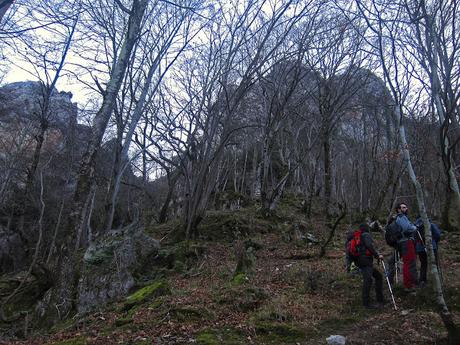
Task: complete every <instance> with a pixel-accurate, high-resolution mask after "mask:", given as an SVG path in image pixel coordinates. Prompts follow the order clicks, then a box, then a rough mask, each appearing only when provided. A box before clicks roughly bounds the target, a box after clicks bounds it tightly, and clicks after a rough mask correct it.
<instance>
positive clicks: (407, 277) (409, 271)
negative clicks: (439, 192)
mask: <svg viewBox="0 0 460 345" xmlns="http://www.w3.org/2000/svg"><path fill="white" fill-rule="evenodd" d="M408 211H409V208H408V207H407V205H406V204H405V203H399V204H398V205H397V206H396V212H397V215H396V220H395V221H396V223H397V224H398V225H399V227H400V229H401V235H402V237H401V239H400V240H399V241H398V249H399V251H400V253H401V258H402V260H403V285H404V288H405V290H406V291H408V292H411V291H415V290H414V289H415V287H416V285H417V262H416V259H417V258H416V254H415V236H416V233H417V227H416V226H415V225H414V224H412V223H411V222H410V220H409V218H408V216H407V214H408Z"/></svg>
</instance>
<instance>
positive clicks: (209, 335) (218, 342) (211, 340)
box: [196, 328, 248, 345]
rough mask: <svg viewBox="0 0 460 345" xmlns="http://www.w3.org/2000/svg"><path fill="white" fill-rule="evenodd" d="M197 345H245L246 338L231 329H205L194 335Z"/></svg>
mask: <svg viewBox="0 0 460 345" xmlns="http://www.w3.org/2000/svg"><path fill="white" fill-rule="evenodd" d="M196 342H197V344H198V345H245V344H247V343H248V341H247V338H246V336H245V335H244V334H243V333H241V332H240V331H238V330H235V329H233V328H225V329H207V330H204V331H201V332H199V333H198V334H197V335H196Z"/></svg>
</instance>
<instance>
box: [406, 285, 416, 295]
mask: <svg viewBox="0 0 460 345" xmlns="http://www.w3.org/2000/svg"><path fill="white" fill-rule="evenodd" d="M404 292H405V293H408V294H411V295H415V293H416V292H417V290H416V289H415V288H413V287H412V288H404Z"/></svg>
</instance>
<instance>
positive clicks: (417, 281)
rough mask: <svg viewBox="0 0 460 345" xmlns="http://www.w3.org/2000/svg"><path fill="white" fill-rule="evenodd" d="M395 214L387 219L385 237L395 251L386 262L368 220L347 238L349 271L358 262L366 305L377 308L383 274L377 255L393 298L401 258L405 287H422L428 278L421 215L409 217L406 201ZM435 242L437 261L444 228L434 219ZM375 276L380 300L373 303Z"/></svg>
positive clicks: (433, 232)
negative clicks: (418, 268) (412, 220)
mask: <svg viewBox="0 0 460 345" xmlns="http://www.w3.org/2000/svg"><path fill="white" fill-rule="evenodd" d="M395 211H396V214H395V215H394V216H392V217H390V219H389V220H388V223H387V225H386V227H385V240H386V242H387V244H388V245H390V246H391V247H392V248H393V250H392V255H391V256H390V258H389V259H388V261H387V266H385V262H384V257H383V255H382V254H380V253H379V251H378V250H377V248H376V247H375V246H374V242H373V239H372V236H371V233H370V227H369V225H368V224H367V223H363V224H361V225H360V226H359V229H357V230H354V231H352V232H350V233H349V234H348V235H347V239H346V242H345V248H346V264H347V271H348V272H350V270H351V269H352V266H356V267H357V269H359V271H360V272H361V274H362V277H363V288H362V302H363V305H364V307H365V308H368V309H377V308H381V307H383V305H384V303H385V299H384V297H383V277H382V274H381V273H380V272H379V270H378V269H377V268H376V267H375V266H374V263H373V261H374V258H375V259H377V260H378V262H381V263H382V266H383V269H384V271H385V276H386V277H385V279H386V280H387V283H388V287H389V289H390V294H391V297H392V299H393V304H394V307H395V308H396V303H395V301H394V296H393V289H392V287H393V286H394V283H395V279H397V277H398V275H397V269H398V266H399V265H398V264H399V261H400V260H402V275H403V286H404V291H405V292H407V293H413V292H415V291H416V289H417V288H422V287H423V286H424V285H425V284H426V280H427V247H426V244H425V229H424V226H423V222H422V219H421V218H420V217H418V218H417V219H416V221H415V223H412V222H411V221H410V220H409V218H408V207H407V204H406V203H399V204H398V205H397V206H396V208H395ZM430 225H431V228H430V231H431V237H432V244H433V249H434V253H435V260H436V263H438V250H437V249H438V242H439V240H440V237H441V231H440V229H439V228H438V226H436V224H434V223H430ZM417 256H418V258H419V261H420V270H419V275H417V262H416V260H417ZM373 280H374V281H375V293H376V300H377V303H376V304H375V303H371V299H370V292H371V287H372V283H373Z"/></svg>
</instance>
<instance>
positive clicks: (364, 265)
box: [346, 224, 384, 309]
mask: <svg viewBox="0 0 460 345" xmlns="http://www.w3.org/2000/svg"><path fill="white" fill-rule="evenodd" d="M346 247H347V250H346V252H347V257H348V260H349V262H354V263H355V265H356V266H358V267H359V269H360V271H361V274H362V275H363V289H362V298H363V305H364V307H365V308H368V309H376V308H378V307H381V306H382V305H383V303H384V299H383V278H382V274H381V273H380V272H379V271H378V270H377V269H376V268H375V267H374V258H376V259H378V260H383V256H382V255H381V254H379V252H378V251H377V249H375V247H374V242H373V240H372V236H371V234H370V231H369V226H368V225H367V224H361V225H360V226H359V229H358V230H356V231H354V232H351V233H350V234H349V235H348V237H347V243H346ZM372 278H373V279H374V280H375V295H376V299H377V303H378V304H379V305H375V304H371V303H370V292H371V287H372Z"/></svg>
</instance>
